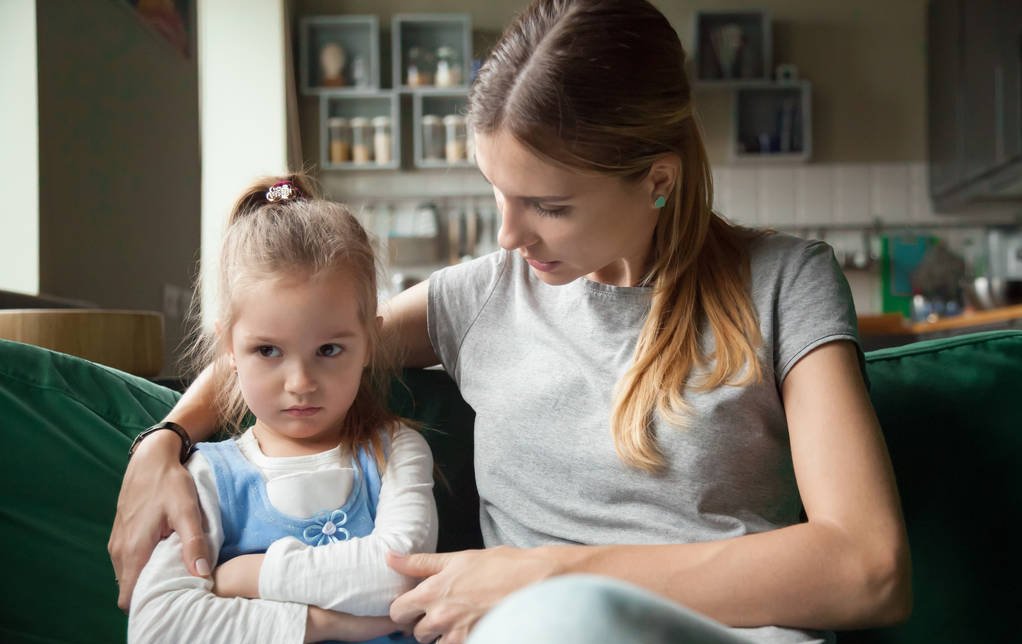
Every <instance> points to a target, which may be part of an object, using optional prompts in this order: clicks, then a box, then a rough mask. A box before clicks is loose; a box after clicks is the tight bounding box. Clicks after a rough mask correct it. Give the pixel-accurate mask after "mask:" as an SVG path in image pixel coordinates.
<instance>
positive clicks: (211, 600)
mask: <svg viewBox="0 0 1022 644" xmlns="http://www.w3.org/2000/svg"><path fill="white" fill-rule="evenodd" d="M188 469H189V471H190V472H191V474H192V476H193V477H194V480H195V484H196V489H197V491H198V496H199V504H200V507H201V510H202V515H203V516H202V520H203V526H204V528H205V536H206V540H207V545H208V548H209V552H211V553H213V554H214V564H215V554H216V553H217V552H219V550H220V546H221V544H222V543H223V538H224V537H223V529H222V525H221V522H220V507H219V499H218V497H217V491H216V480H215V477H214V474H213V470H212V469H211V468H210V466H209V463H208V462H207V461H206V459H205V458H204V457H203V456H202V455H201V453H196V454H195V455H193V457H192V458H191V460H190V461H189V463H188ZM181 553H182V544H181V538H180V536H179V535H178V533H176V532H174V533H172V534H171V535H170V536H169V537H168V538H167V539H165V540H164V541H161V542H160V543H159V544H158V545H157V546H156V549H155V550H154V551H153V554H152V557H151V558H150V560H149V563H147V564H146V566H145V568H144V569H143V570H142V573H141V575H140V576H139V579H138V584H137V585H136V587H135V592H134V593H133V595H132V598H131V611H130V613H129V617H128V641H129V642H147V643H149V642H185V641H187V642H193V643H199V642H241V641H252V640H253V639H259V640H260V641H272V642H313V641H320V640H324V639H345V640H362V639H370V638H373V637H378V636H381V635H385V634H387V633H390V632H393V631H395V630H397V628H396V627H395V625H394V624H393V622H391V621H390V619H388V618H385V617H353V616H351V615H344V614H341V613H335V612H333V611H327V610H322V609H319V608H315V607H308V606H305V605H303V604H300V603H285V602H275V601H267V600H248V599H242V598H237V597H235V598H223V597H217V596H216V595H214V594H213V581H212V580H211V579H209V578H206V577H196V576H193V575H192V574H191V573H190V572H189V571H188V569H187V568H186V567H185V564H184V562H183V561H182V558H181Z"/></svg>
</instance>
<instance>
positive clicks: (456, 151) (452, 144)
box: [444, 114, 465, 163]
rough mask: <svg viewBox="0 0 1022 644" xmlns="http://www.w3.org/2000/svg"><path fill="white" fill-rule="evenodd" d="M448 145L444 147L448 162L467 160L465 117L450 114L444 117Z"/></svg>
mask: <svg viewBox="0 0 1022 644" xmlns="http://www.w3.org/2000/svg"><path fill="white" fill-rule="evenodd" d="M444 127H445V129H446V140H447V145H446V146H445V147H444V150H445V156H446V158H447V162H448V163H453V162H456V161H464V160H465V117H463V116H459V115H457V114H448V115H447V116H445V117H444Z"/></svg>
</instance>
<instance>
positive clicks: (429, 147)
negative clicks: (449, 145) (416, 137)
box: [422, 114, 445, 161]
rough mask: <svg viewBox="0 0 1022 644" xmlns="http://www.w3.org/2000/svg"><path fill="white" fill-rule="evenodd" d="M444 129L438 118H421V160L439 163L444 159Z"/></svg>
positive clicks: (431, 115)
mask: <svg viewBox="0 0 1022 644" xmlns="http://www.w3.org/2000/svg"><path fill="white" fill-rule="evenodd" d="M444 154H445V153H444V128H443V123H442V122H441V121H440V117H439V116H436V115H433V114H427V115H425V116H423V117H422V158H423V160H425V161H440V160H442V159H443V158H444Z"/></svg>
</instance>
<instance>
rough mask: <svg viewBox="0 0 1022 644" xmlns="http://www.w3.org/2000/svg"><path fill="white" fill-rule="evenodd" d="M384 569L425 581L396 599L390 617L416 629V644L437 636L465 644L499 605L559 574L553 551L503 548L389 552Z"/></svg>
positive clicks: (453, 643)
mask: <svg viewBox="0 0 1022 644" xmlns="http://www.w3.org/2000/svg"><path fill="white" fill-rule="evenodd" d="M387 564H388V565H389V566H390V567H391V568H393V569H394V570H396V571H397V572H399V573H401V574H403V575H406V576H408V577H415V578H420V579H423V581H422V583H420V584H419V585H418V586H417V587H415V588H413V589H412V590H410V591H408V592H407V593H405V594H403V595H401V596H400V597H398V598H397V599H395V600H394V603H393V604H391V605H390V616H391V618H392V619H393V620H394V621H395V622H397V623H398V624H400V625H402V626H404V627H405V628H406V629H407V628H410V627H411V626H412V625H413V624H414V635H415V639H417V640H418V641H420V642H432V641H434V640H436V639H437V638H438V637H440V638H442V639H441V640H440V641H441V642H442V643H443V644H459V643H460V642H464V641H465V639H466V638H468V633H469V631H470V630H472V628H473V627H474V626H475V624H476V622H477V621H479V619H480V618H481V617H482V616H483V615H485V614H486V612H487V611H488V610H490V608H492V607H493V606H494V605H495V604H496V603H497V602H499V601H500V600H502V599H503V598H504V597H506V596H507V595H509V594H511V593H512V592H514V591H516V590H518V589H519V588H523V587H525V586H527V585H529V584H531V583H534V582H537V581H541V580H543V579H546V578H548V577H552V576H554V575H557V574H560V572H561V566H560V564H559V562H558V560H557V559H556V558H555V557H554V556H553V554H552V551H551V549H547V548H533V549H529V550H523V549H518V548H510V547H507V546H501V547H497V548H491V549H488V550H466V551H463V552H448V553H438V554H413V555H398V554H395V553H390V554H389V555H387ZM420 618H421V619H420ZM416 620H418V623H415V622H416Z"/></svg>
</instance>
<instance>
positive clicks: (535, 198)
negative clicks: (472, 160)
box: [479, 170, 574, 201]
mask: <svg viewBox="0 0 1022 644" xmlns="http://www.w3.org/2000/svg"><path fill="white" fill-rule="evenodd" d="M479 175H480V176H481V177H482V178H483V181H485V182H486V183H488V184H490V185H491V186H492V185H493V182H492V181H490V179H489V177H487V176H486V175H485V174H483V171H482V170H479ZM512 196H514V195H512ZM573 196H574V195H543V196H528V197H516V198H517V199H523V200H525V201H567V200H568V199H572V198H573Z"/></svg>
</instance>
